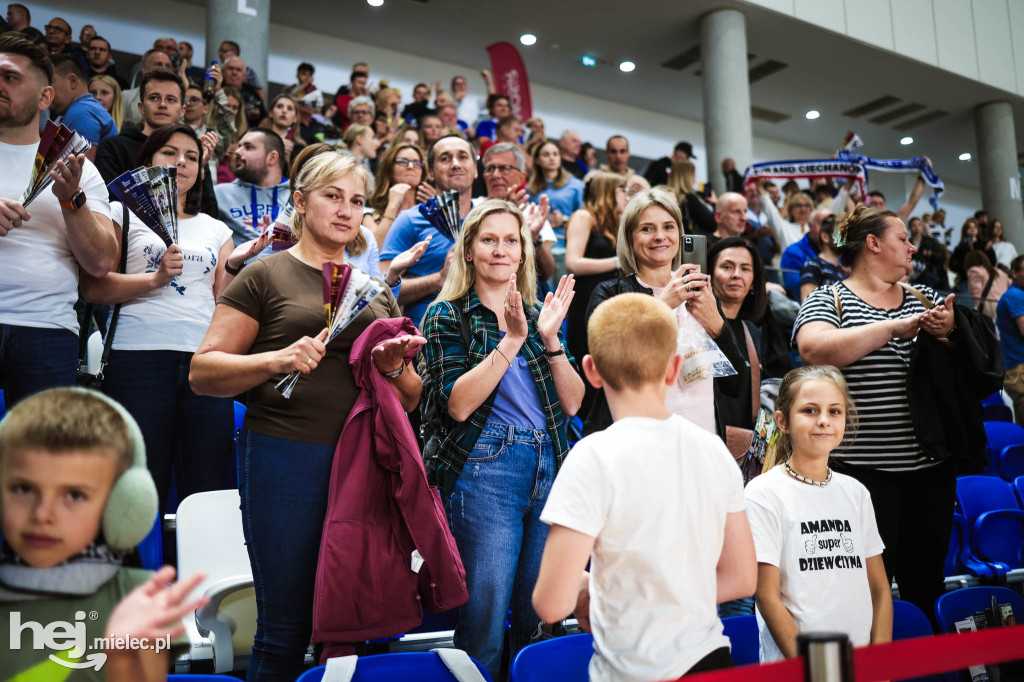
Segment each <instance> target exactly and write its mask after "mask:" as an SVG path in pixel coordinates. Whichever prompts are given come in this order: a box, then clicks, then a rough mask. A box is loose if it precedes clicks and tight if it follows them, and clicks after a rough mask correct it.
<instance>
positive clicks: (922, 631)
mask: <svg viewBox="0 0 1024 682" xmlns="http://www.w3.org/2000/svg"><path fill="white" fill-rule="evenodd" d="M934 634H935V631H934V630H932V625H931V623H929V622H928V616H926V615H924V611H922V610H921V609H919V608H917V607H916V606H914V605H913V604H911V603H910V602H908V601H901V600H899V599H893V600H892V638H893V639H913V638H914V637H928V636H930V635H934Z"/></svg>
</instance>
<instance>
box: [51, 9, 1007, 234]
mask: <svg viewBox="0 0 1024 682" xmlns="http://www.w3.org/2000/svg"><path fill="white" fill-rule="evenodd" d="M751 1H754V0H751ZM942 1H943V0H893V4H898V3H904V2H905V3H906V4H907V5H908V6H909V5H919V6H920V7H919V8H918V9H920V8H922V7H924V5H931V4H932V3H934V4H935V5H938V4H941V2H942ZM950 1H951V2H952V3H954V4H956V5H961V6H962V5H963V4H964V2H963V0H950ZM872 2H874V3H875V4H878V3H883V4H886V5H887V4H888V2H889V0H872ZM993 2H996V3H997V4H998V3H1002V2H1003V0H993ZM922 3H923V4H922ZM756 4H759V5H763V6H766V7H769V8H771V9H775V10H776V11H780V12H784V13H786V14H790V15H792V14H793V13H794V12H797V13H798V14H799V15H801V17H803V16H804V15H805V14H806V15H807V16H813V17H815V19H816V21H815V23H819V24H820V25H821V26H823V27H825V28H829V29H830V30H838V31H840V32H844V31H845V30H846V25H847V18H848V14H847V9H848V6H849V5H851V4H853V3H851V2H849V1H848V0H756ZM1022 4H1024V3H1022ZM80 7H81V5H80V4H79V3H78V2H76V0H50V1H49V2H47V3H46V4H44V5H33V8H32V9H33V14H34V17H33V18H34V22H33V23H34V24H36V25H40V26H41V25H43V24H44V23H45V22H47V21H49V19H50V18H52V17H53V16H58V15H59V16H62V17H64V18H65V19H66V20H67V21H68V22H70V23H71V26H72V28H73V30H74V32H75V34H76V35H77V32H78V29H79V28H80V27H81V25H82V24H84V23H91V24H93V25H94V26H95V27H96V30H97V32H99V34H100V35H104V36H107V37H108V38H109V39H110V40H111V41H113V43H114V45H115V47H116V48H117V49H120V50H125V51H129V52H137V53H140V54H141V53H142V52H144V51H145V50H146V49H148V48H149V47H151V46H152V42H153V39H154V38H156V37H157V36H158V35H165V34H171V35H173V36H174V37H176V38H178V39H179V40H188V41H189V42H191V43H192V44H193V46H194V47H195V50H196V54H200V55H201V54H203V53H204V52H205V44H206V41H205V35H204V33H203V32H202V31H204V30H205V25H206V11H205V9H204V8H203V7H200V6H196V5H191V4H183V3H178V2H174V1H173V0H164V2H161V3H156V4H154V3H145V4H143V3H135V4H125V3H121V2H118V1H117V0H96V2H94V3H93V4H92V6H91V7H90V8H89V9H88V10H86V11H83V10H82V9H80ZM863 7H864V5H863V4H861V11H863ZM1018 14H1019V16H1017V19H1018V20H1019V21H1018V24H1024V12H1019V13H1018ZM901 21H902V19H901ZM855 23H856V22H855ZM858 25H860V24H858ZM886 25H889V26H890V27H891V24H886ZM889 32H890V35H891V33H892V31H891V28H890V29H889ZM961 33H962V31H961ZM1021 44H1022V46H1024V34H1022V39H1021ZM900 49H907V48H905V47H904V48H900ZM269 52H270V57H269V63H268V72H269V74H270V79H271V80H273V81H277V82H282V83H291V82H293V81H294V76H295V67H296V66H297V65H298V63H299V62H300V61H311V62H313V63H314V64H316V66H317V73H316V82H317V83H318V84H321V85H322V86H323V87H325V89H327V90H329V91H330V92H333V91H334V89H335V88H336V87H337V86H338V85H339V84H341V83H344V82H346V81H347V80H348V74H349V72H350V70H351V64H352V63H353V62H355V61H357V60H365V61H367V62H369V64H370V68H371V72H372V73H371V80H373V81H377V80H380V79H381V78H388V79H389V80H390V84H391V85H393V86H395V87H398V88H399V89H401V90H402V92H403V93H405V94H406V96H408V94H409V93H410V92H411V90H412V86H413V85H414V84H415V83H417V82H420V81H423V82H430V81H432V80H441V81H442V82H443V83H447V82H448V81H449V80H450V79H451V77H452V76H454V75H455V74H458V73H462V74H466V75H467V76H469V82H470V91H471V92H473V93H482V92H483V84H482V83H481V82H479V80H478V79H477V78H476V76H475V75H474V74H475V73H476V71H477V68H478V65H477V66H468V65H460V64H452V63H448V62H441V61H437V60H431V59H425V58H422V57H420V56H414V55H410V54H406V53H402V52H397V51H395V50H389V49H384V48H380V47H375V46H371V45H364V44H361V43H356V42H353V41H348V40H342V39H339V38H334V37H330V36H326V35H321V34H316V33H310V32H308V31H301V30H299V29H295V28H292V27H289V26H280V25H276V24H274V25H272V26H271V31H270V51H269ZM242 54H243V57H244V55H245V43H244V42H242ZM975 65H976V63H975ZM128 66H129V65H121V68H122V70H126V69H127V67H128ZM1021 73H1022V74H1024V71H1021ZM531 91H532V95H533V102H534V109H535V113H536V114H537V115H538V116H541V117H542V118H543V119H544V121H545V126H546V130H547V133H548V135H549V136H557V135H558V134H559V133H560V132H561V131H562V130H564V129H566V128H574V129H576V130H577V131H579V133H580V135H581V137H582V139H584V140H588V141H590V142H591V143H592V144H594V145H595V146H597V147H599V148H603V147H604V143H605V140H607V138H608V137H609V136H611V135H613V134H624V135H626V136H627V137H628V138H629V140H630V145H631V148H632V151H633V153H634V154H636V155H637V156H643V157H647V158H658V157H661V156H665V155H667V154H670V153H671V150H672V147H673V146H674V145H675V143H676V142H678V141H680V140H687V141H689V142H691V143H692V144H693V147H694V152H695V154H696V155H697V157H698V161H697V173H698V180H700V181H701V182H703V181H705V180H706V179H707V172H706V167H705V165H704V161H705V159H706V153H705V149H704V128H703V125H702V124H701V122H700V121H695V120H690V119H684V118H679V117H674V116H669V115H666V114H660V113H657V112H652V111H649V110H645V109H640V108H637V107H631V106H627V105H624V104H618V103H614V102H609V101H607V100H603V99H598V98H594V97H589V96H586V95H580V94H577V93H573V92H566V91H563V90H559V89H555V88H551V87H547V86H544V85H540V84H533V85H531ZM831 151H832V150H824V149H813V148H809V147H803V146H799V145H794V144H790V143H787V142H780V141H777V140H771V139H766V138H761V137H755V138H754V149H753V152H754V161H773V160H783V159H810V158H818V157H826V156H828V155H829V154H831ZM872 180H873V182H875V183H876V184H878V186H879V188H880V189H881V190H882V191H883V192H885V193H886V195H887V196H889V195H891V196H892V197H894V199H892V200H891V201H896V205H897V206H898V205H899V204H900V203H902V201H903V198H904V197H905V196H906V194H907V193H908V192H909V185H907V186H906V187H904V184H906V183H908V182H909V183H910V184H912V182H913V179H912V177H911V176H898V175H889V176H884V177H883V176H882V174H879V173H876V174H874V175H873V176H872ZM946 196H947V198H946V199H945V200H944V201H943V204H944V205H945V206H946V209H947V211H948V212H949V214H950V217H951V221H950V222H951V223H952V222H954V221H952V218H953V216H960V215H961V214H963V215H964V217H966V214H968V213H973V211H974V207H975V206H978V205H980V202H981V198H980V194H979V193H978V192H977V191H975V190H969V189H966V188H954V187H950V188H949V189H948V190H947V195H946ZM923 207H924V205H923V204H922V210H923ZM920 212H921V211H920V210H919V211H916V212H915V213H918V214H919V213H920ZM955 222H956V224H958V225H959V224H960V223H962V222H963V219H962V218H960V217H957V219H956V221H955Z"/></svg>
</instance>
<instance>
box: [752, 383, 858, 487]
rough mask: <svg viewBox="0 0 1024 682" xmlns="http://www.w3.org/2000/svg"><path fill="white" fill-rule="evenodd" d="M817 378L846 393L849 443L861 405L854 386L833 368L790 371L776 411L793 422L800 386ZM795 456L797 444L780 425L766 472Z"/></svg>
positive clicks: (767, 458) (782, 384) (770, 450)
mask: <svg viewBox="0 0 1024 682" xmlns="http://www.w3.org/2000/svg"><path fill="white" fill-rule="evenodd" d="M814 379H823V380H825V381H831V382H832V383H833V384H835V385H836V387H837V388H838V389H839V392H840V393H842V394H843V403H844V407H845V410H846V429H845V432H844V434H843V442H849V441H850V440H852V438H853V436H855V435H856V432H857V419H858V418H857V406H856V405H855V404H854V402H853V397H851V396H850V387H849V386H848V385H847V383H846V377H844V376H843V373H842V372H840V371H839V370H838V369H836V368H835V367H833V366H832V365H808V366H806V367H800V368H798V369H794V370H791V371H789V372H787V373H786V376H784V377H783V378H782V383H781V384H779V397H778V398H776V399H775V411H776V412H781V413H782V414H784V415H786V421H789V411H790V410H791V409H792V408H793V403H795V402H796V397H797V395H798V394H799V393H800V387H801V386H803V385H804V383H806V382H808V381H812V380H814ZM792 456H793V441H792V440H791V439H790V437H789V434H788V433H786V432H785V431H783V430H782V428H780V426H779V425H778V424H776V429H775V436H774V437H773V439H772V442H771V444H770V445H769V447H768V455H767V456H766V458H765V462H766V466H765V469H766V470H767V469H770V468H771V467H772V466H775V465H777V464H782V463H783V462H786V461H788V460H789V458H790V457H792Z"/></svg>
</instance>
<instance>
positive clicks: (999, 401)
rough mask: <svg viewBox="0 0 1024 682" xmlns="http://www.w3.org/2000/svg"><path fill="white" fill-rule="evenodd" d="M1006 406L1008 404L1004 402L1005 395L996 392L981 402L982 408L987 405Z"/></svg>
mask: <svg viewBox="0 0 1024 682" xmlns="http://www.w3.org/2000/svg"><path fill="white" fill-rule="evenodd" d="M1005 404H1006V403H1004V402H1003V394H1002V393H1000V392H999V391H996V392H995V393H993V394H992V395H990V396H989V397H987V398H985V399H984V400H982V401H981V405H982V407H984V406H985V405H1005Z"/></svg>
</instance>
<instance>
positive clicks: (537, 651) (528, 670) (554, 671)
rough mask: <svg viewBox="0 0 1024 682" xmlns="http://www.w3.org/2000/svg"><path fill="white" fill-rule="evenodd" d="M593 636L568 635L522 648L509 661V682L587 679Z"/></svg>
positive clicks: (569, 681)
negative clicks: (510, 665)
mask: <svg viewBox="0 0 1024 682" xmlns="http://www.w3.org/2000/svg"><path fill="white" fill-rule="evenodd" d="M593 655H594V638H593V637H591V636H590V635H588V634H581V635H567V636H565V637H556V638H555V639H548V640H545V641H543V642H537V643H536V644H531V645H529V646H526V647H523V648H522V649H520V650H519V653H517V654H516V657H515V659H513V661H512V668H511V669H510V671H509V678H508V679H509V682H543V681H545V680H559V682H587V680H588V679H590V676H589V674H588V672H587V670H588V668H589V666H590V657H591V656H593Z"/></svg>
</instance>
